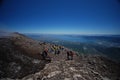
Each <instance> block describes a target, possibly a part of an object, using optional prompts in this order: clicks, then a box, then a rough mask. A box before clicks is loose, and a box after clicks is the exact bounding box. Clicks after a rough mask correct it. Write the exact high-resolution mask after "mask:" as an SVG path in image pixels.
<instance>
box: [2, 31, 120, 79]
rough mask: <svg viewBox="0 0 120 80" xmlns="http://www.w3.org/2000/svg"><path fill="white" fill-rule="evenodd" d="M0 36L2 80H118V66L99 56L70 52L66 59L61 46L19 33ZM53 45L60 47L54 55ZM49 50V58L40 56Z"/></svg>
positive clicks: (119, 71) (66, 49) (65, 51)
mask: <svg viewBox="0 0 120 80" xmlns="http://www.w3.org/2000/svg"><path fill="white" fill-rule="evenodd" d="M9 34H10V35H7V36H6V37H3V36H2V37H0V79H1V80H120V64H119V63H117V62H114V61H112V60H110V59H108V58H107V57H103V56H100V55H80V54H78V53H77V52H75V51H73V52H74V53H75V54H74V57H73V60H67V51H72V50H70V49H68V48H65V47H64V46H60V45H55V44H50V43H45V42H41V41H36V40H32V39H30V38H28V37H27V36H25V35H22V34H20V33H9ZM53 46H56V47H61V49H59V50H60V53H59V54H55V52H54V51H52V50H51V49H52V48H53ZM44 48H47V49H48V59H45V60H44V59H43V58H42V56H41V53H42V52H43V51H44Z"/></svg>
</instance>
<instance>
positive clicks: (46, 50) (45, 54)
mask: <svg viewBox="0 0 120 80" xmlns="http://www.w3.org/2000/svg"><path fill="white" fill-rule="evenodd" d="M47 55H48V49H47V48H46V49H45V50H44V51H43V52H42V57H43V59H44V60H45V59H46V57H47Z"/></svg>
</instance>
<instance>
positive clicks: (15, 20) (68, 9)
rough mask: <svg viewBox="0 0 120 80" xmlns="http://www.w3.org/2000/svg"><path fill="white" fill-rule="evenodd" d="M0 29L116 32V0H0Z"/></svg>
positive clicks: (119, 10)
mask: <svg viewBox="0 0 120 80" xmlns="http://www.w3.org/2000/svg"><path fill="white" fill-rule="evenodd" d="M0 30H6V31H13V32H20V33H43V34H120V0H0Z"/></svg>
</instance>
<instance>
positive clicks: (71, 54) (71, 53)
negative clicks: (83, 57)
mask: <svg viewBox="0 0 120 80" xmlns="http://www.w3.org/2000/svg"><path fill="white" fill-rule="evenodd" d="M73 55H74V53H73V51H70V54H69V56H70V60H73Z"/></svg>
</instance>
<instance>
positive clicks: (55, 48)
mask: <svg viewBox="0 0 120 80" xmlns="http://www.w3.org/2000/svg"><path fill="white" fill-rule="evenodd" d="M60 50H62V47H58V46H52V51H54V54H55V55H57V54H58V55H59V54H60ZM48 52H49V50H48V49H47V48H45V49H44V51H43V52H42V54H41V55H42V58H43V59H44V60H46V59H47V58H48ZM66 54H67V60H73V55H74V52H73V51H66Z"/></svg>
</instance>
